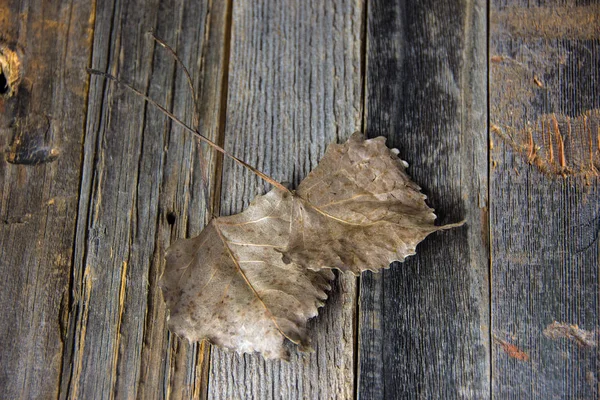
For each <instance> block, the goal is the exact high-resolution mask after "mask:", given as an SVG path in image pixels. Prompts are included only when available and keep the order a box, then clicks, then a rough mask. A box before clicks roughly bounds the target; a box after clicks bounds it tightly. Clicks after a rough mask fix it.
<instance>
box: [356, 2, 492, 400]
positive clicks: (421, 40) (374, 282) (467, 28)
mask: <svg viewBox="0 0 600 400" xmlns="http://www.w3.org/2000/svg"><path fill="white" fill-rule="evenodd" d="M485 32H486V3H485V2H484V1H473V2H461V1H435V2H433V1H428V2H421V1H410V2H401V1H382V0H375V1H371V2H369V18H368V36H367V43H368V45H367V48H368V53H367V111H366V113H367V124H366V125H367V129H366V130H367V133H368V136H370V137H374V136H380V135H383V136H386V137H388V138H389V142H388V144H389V145H390V146H393V147H397V148H398V149H399V150H400V156H401V158H403V159H404V160H406V161H408V163H409V164H410V166H411V167H410V168H409V174H411V175H412V177H413V179H414V180H415V181H416V182H417V183H418V184H419V185H421V186H422V188H423V192H424V193H425V194H426V195H427V196H428V203H429V205H430V206H432V207H434V208H435V209H436V211H437V215H438V221H439V223H449V222H455V221H459V220H461V219H463V218H464V219H465V220H466V225H465V226H464V227H462V228H458V229H454V230H451V231H447V232H440V233H437V234H434V235H432V236H431V237H429V238H427V239H426V240H425V241H424V242H423V243H422V244H420V245H419V246H418V248H417V255H416V256H414V257H411V258H409V259H408V260H407V261H406V262H405V263H403V264H394V265H393V266H392V268H391V269H389V270H386V271H384V272H383V273H382V274H371V273H367V274H365V275H364V276H363V278H362V279H361V289H360V315H359V318H360V342H359V343H360V372H359V374H360V375H359V390H358V394H359V396H360V398H365V399H382V398H407V399H409V398H443V399H451V398H469V399H470V398H485V397H488V396H489V391H490V376H489V372H490V342H489V334H490V332H489V281H488V276H489V274H488V266H489V264H488V239H487V238H488V226H487V214H488V209H487V206H488V194H487V190H488V189H487V165H488V160H487V143H488V139H487V129H486V125H487V121H486V116H487V115H486V112H487V91H486V72H487V68H486V64H487V60H486V46H487V43H486V35H485Z"/></svg>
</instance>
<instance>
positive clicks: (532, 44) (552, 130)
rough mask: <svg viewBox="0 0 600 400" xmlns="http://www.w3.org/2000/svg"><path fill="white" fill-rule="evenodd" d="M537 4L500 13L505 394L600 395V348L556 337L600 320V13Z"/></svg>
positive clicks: (495, 72) (498, 270)
mask: <svg viewBox="0 0 600 400" xmlns="http://www.w3.org/2000/svg"><path fill="white" fill-rule="evenodd" d="M528 3H529V2H527V1H493V2H492V5H491V9H490V21H491V30H490V60H491V63H490V66H491V68H490V125H491V127H492V135H493V136H492V138H493V140H494V150H493V151H492V152H491V161H492V165H493V168H492V170H491V180H490V198H491V199H493V200H492V201H491V227H492V229H493V231H492V232H493V234H492V238H493V241H492V260H493V265H492V288H493V290H492V331H493V337H494V342H495V343H494V345H493V394H494V397H497V398H503V399H512V398H515V399H517V398H518V399H533V398H536V399H538V398H545V399H564V398H569V399H575V398H577V399H583V398H586V399H591V398H598V396H600V393H599V392H598V380H599V379H600V377H599V376H598V371H600V368H599V367H600V364H599V363H600V357H599V352H598V347H597V345H585V344H581V343H579V342H578V340H577V339H576V338H574V337H573V336H572V335H571V336H570V335H568V334H565V333H564V332H562V333H561V332H560V331H558V332H557V331H555V332H552V331H551V329H550V330H548V329H549V328H552V326H551V325H552V324H553V322H554V321H557V322H560V323H563V324H567V325H578V329H580V330H582V331H578V332H579V334H583V333H584V331H585V332H589V333H592V335H594V333H596V336H595V339H594V340H597V332H598V331H597V330H598V325H599V322H600V319H599V318H600V315H599V309H598V304H599V300H600V290H599V289H600V288H599V283H598V282H599V274H598V272H599V271H598V267H599V265H600V264H599V261H600V260H599V257H600V243H599V242H598V231H599V225H598V221H599V217H600V209H599V204H600V192H599V179H598V177H597V174H596V173H594V171H593V169H594V168H595V169H596V170H597V169H598V168H599V167H600V162H599V161H600V154H598V150H599V149H598V139H599V138H598V136H597V134H598V124H599V122H600V121H599V118H598V113H597V112H595V111H594V110H597V109H598V108H600V90H599V83H600V68H599V66H600V33H599V31H598V26H600V5H599V4H598V3H597V2H592V3H593V4H591V5H590V4H589V3H588V2H585V3H588V5H581V6H578V5H577V3H576V2H566V3H565V2H558V1H547V2H543V4H540V5H539V6H532V5H529V4H528ZM584 116H585V118H584ZM584 120H585V123H584ZM555 122H556V125H555ZM582 160H583V161H582ZM561 175H562V176H561ZM592 343H593V342H592Z"/></svg>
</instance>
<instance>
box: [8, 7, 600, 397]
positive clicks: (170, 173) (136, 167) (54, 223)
mask: <svg viewBox="0 0 600 400" xmlns="http://www.w3.org/2000/svg"><path fill="white" fill-rule="evenodd" d="M148 32H154V33H155V34H156V35H157V36H158V37H160V38H162V39H163V40H164V41H165V42H167V43H169V44H170V45H171V46H172V47H173V48H174V49H175V51H176V52H177V54H178V55H179V56H180V57H181V59H182V61H183V63H184V64H185V65H187V66H188V67H189V69H190V71H191V74H192V76H193V87H194V91H195V93H196V98H193V96H192V94H191V91H190V89H189V86H188V83H187V81H186V78H185V75H184V74H183V72H182V70H181V68H179V66H178V65H177V64H176V63H175V61H174V60H173V58H172V57H171V55H170V54H169V53H168V52H167V51H166V50H165V49H164V48H162V47H161V46H160V45H158V44H157V43H156V42H155V41H153V39H152V38H151V36H150V35H149V34H148ZM0 36H1V37H2V38H3V41H4V43H8V44H9V45H10V46H16V47H17V48H19V49H20V50H19V52H20V53H21V58H22V63H23V69H24V76H23V80H22V82H21V84H20V86H19V88H18V93H17V94H16V95H14V96H12V97H10V98H2V99H0V109H1V111H2V113H1V115H0V150H1V153H2V157H0V188H1V190H2V196H1V198H0V249H1V257H0V266H1V268H2V272H3V274H4V278H3V279H2V280H1V281H0V321H1V323H0V365H1V368H0V388H1V391H2V394H1V397H2V398H6V399H17V398H31V399H55V398H59V399H67V398H68V399H108V398H139V399H155V398H173V399H180V398H211V399H212V398H223V399H250V398H257V399H258V398H264V399H270V398H284V399H292V398H306V399H351V398H354V397H359V398H365V399H383V398H386V399H392V398H406V399H413V398H444V399H452V398H463V399H471V398H473V399H483V398H491V397H492V396H493V397H494V398H498V399H509V398H518V399H530V398H531V399H534V398H536V399H537V398H544V399H550V398H556V399H563V398H574V399H575V398H576V399H591V398H598V397H599V396H600V368H599V367H600V352H599V350H598V338H599V336H600V330H599V329H600V309H599V307H600V290H599V289H600V288H599V285H600V275H599V259H600V242H599V240H598V237H599V235H600V201H599V200H600V179H599V178H598V170H600V143H599V142H600V127H599V126H600V4H599V3H598V2H590V1H539V2H536V4H531V3H530V2H529V1H525V0H491V1H489V2H486V1H483V0H443V1H433V0H429V1H418V0H407V1H399V0H396V1H391V0H330V1H323V2H303V1H299V0H289V1H278V2H277V1H271V0H260V1H258V0H257V1H248V0H246V1H243V0H239V1H238V0H228V1H212V0H197V1H186V0H132V1H126V2H123V1H114V2H99V3H95V2H86V1H79V2H72V1H65V0H55V1H52V2H49V1H43V0H31V1H19V0H0ZM13 48H14V47H13ZM86 68H95V69H99V70H103V71H104V70H105V71H108V72H110V73H112V74H114V75H118V76H119V77H120V78H121V79H123V80H124V81H126V82H129V83H131V84H132V85H133V86H135V87H136V88H138V89H140V90H141V91H142V92H144V93H146V94H148V95H149V96H150V97H152V98H153V99H155V100H156V101H158V102H159V103H161V104H164V105H165V106H166V107H167V108H168V109H169V110H171V111H172V112H173V113H174V114H176V115H178V116H181V117H182V118H183V119H185V120H186V121H187V122H188V123H190V124H193V125H195V126H197V127H198V129H199V130H200V132H201V133H202V134H203V135H205V136H207V137H209V138H211V139H213V140H215V141H217V142H219V143H221V144H223V145H224V146H225V147H226V148H227V149H228V150H229V151H230V152H232V153H233V154H235V155H236V156H238V157H241V158H243V159H245V160H246V161H248V162H249V163H251V164H252V165H254V166H256V167H258V168H259V169H261V170H263V171H264V172H266V173H268V174H270V175H271V176H273V177H275V178H276V179H278V180H280V181H287V182H292V183H293V184H298V182H299V181H300V180H302V178H303V177H305V176H306V175H307V173H308V172H309V171H310V170H311V168H313V167H314V166H315V165H316V164H317V163H318V161H319V159H320V157H321V156H322V155H323V152H324V150H325V148H326V145H327V144H328V143H330V142H333V141H342V140H345V139H346V138H347V137H348V136H349V135H350V134H351V133H352V132H353V131H355V130H363V131H365V132H366V134H367V135H368V136H369V137H374V136H379V135H383V136H386V137H388V143H389V145H390V146H393V147H397V148H399V149H400V155H401V156H402V158H403V159H405V160H407V161H408V163H409V164H410V165H411V167H410V169H409V171H410V173H411V175H412V176H413V178H414V180H415V181H416V182H417V183H418V184H420V185H421V186H422V187H423V191H424V192H425V193H426V194H427V195H428V196H429V200H428V201H429V204H430V205H431V206H433V207H434V208H435V209H436V210H437V213H438V215H439V221H440V223H447V222H454V221H457V220H460V219H465V220H466V221H467V224H466V226H464V227H462V228H459V229H454V230H452V231H447V232H441V233H437V234H434V235H432V236H431V237H429V238H427V239H426V240H425V242H423V243H422V244H421V245H419V247H418V249H417V250H418V255H417V256H414V257H412V258H410V259H409V260H408V261H407V262H405V263H403V264H399V265H394V266H393V267H392V268H391V269H389V270H386V271H384V272H383V273H381V274H371V273H366V274H364V275H363V276H362V277H360V278H354V277H352V276H343V275H342V274H340V276H339V279H338V280H337V283H336V286H335V288H334V290H333V292H332V294H331V298H330V300H329V301H328V304H327V307H326V308H324V309H323V310H322V312H321V313H320V315H319V317H318V318H316V319H315V320H314V321H313V322H312V327H313V342H314V344H315V346H314V347H315V349H316V351H315V352H314V353H312V354H302V353H299V352H297V351H296V350H295V349H293V348H292V360H291V362H289V363H286V362H277V361H270V362H267V361H264V360H263V359H262V358H260V357H258V356H255V355H244V356H239V355H235V354H232V353H230V352H226V351H223V350H220V349H217V348H211V347H210V346H209V345H207V344H205V343H201V344H189V343H187V342H186V341H185V340H179V339H177V338H174V337H173V336H172V335H171V334H170V333H169V332H168V330H167V329H166V323H165V322H166V310H165V305H164V303H163V300H162V295H161V293H160V290H159V288H158V287H157V279H158V276H159V275H160V273H161V271H162V269H163V267H164V260H163V256H164V253H165V249H166V248H167V247H168V246H169V244H170V243H171V241H173V240H175V239H177V238H179V237H189V236H192V235H195V234H197V233H198V232H199V231H200V230H201V229H202V227H203V226H204V224H205V223H206V222H207V220H208V219H209V218H210V216H211V215H214V214H218V213H221V214H232V213H237V212H239V211H241V210H242V209H243V208H244V207H245V206H247V205H248V203H249V201H250V200H251V199H252V198H253V197H254V196H255V195H256V194H258V193H261V192H264V191H265V190H267V186H266V185H265V184H264V182H262V181H261V180H260V179H258V178H256V177H255V176H252V175H251V174H249V173H247V172H246V171H244V170H242V169H241V168H239V167H237V166H234V165H233V164H232V163H230V162H229V161H228V160H223V159H222V157H219V156H217V155H216V154H214V153H213V152H212V151H211V150H210V149H207V148H206V147H205V146H204V145H201V144H199V143H198V141H197V140H196V139H194V137H192V136H191V135H189V134H188V133H185V132H183V131H182V130H181V129H180V128H178V127H177V126H175V125H173V124H172V123H171V122H170V121H169V119H168V118H166V117H165V116H164V115H162V114H161V113H160V112H159V111H158V110H156V109H155V108H154V107H152V106H150V105H148V104H146V103H145V102H144V101H143V100H141V99H140V98H138V97H136V96H135V95H132V94H131V92H129V91H127V89H125V88H123V87H119V86H117V85H115V84H114V83H111V82H107V81H106V80H104V79H102V78H98V77H90V75H89V74H88V73H87V72H86ZM0 78H1V76H0ZM0 81H1V79H0ZM0 91H5V89H4V88H1V87H0ZM195 105H197V113H196V111H195V109H196V106H195Z"/></svg>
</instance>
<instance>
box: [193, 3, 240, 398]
mask: <svg viewBox="0 0 600 400" xmlns="http://www.w3.org/2000/svg"><path fill="white" fill-rule="evenodd" d="M232 25H233V0H227V5H226V6H225V32H224V35H223V36H224V37H223V59H222V62H221V71H222V75H221V98H220V104H219V126H218V131H217V137H216V143H217V144H218V145H219V146H221V147H222V148H225V147H224V145H225V128H226V125H227V99H228V94H229V63H230V60H231V35H232ZM223 158H224V155H223V154H221V153H219V152H217V153H216V157H215V169H214V171H215V176H214V185H213V191H212V198H211V199H210V210H209V211H210V213H209V218H210V219H212V218H213V217H217V216H218V215H219V214H220V209H221V186H222V183H223ZM197 351H198V352H204V351H205V352H206V353H207V354H206V361H204V363H205V365H206V373H203V374H202V378H204V379H206V382H204V384H203V382H200V387H202V388H204V393H202V394H201V398H203V399H207V398H208V394H209V392H210V368H211V359H212V351H211V346H210V344H209V343H208V342H206V341H202V342H200V343H199V346H198V350H197ZM197 356H198V354H197ZM202 358H204V357H202Z"/></svg>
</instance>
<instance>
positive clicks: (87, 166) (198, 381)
mask: <svg viewBox="0 0 600 400" xmlns="http://www.w3.org/2000/svg"><path fill="white" fill-rule="evenodd" d="M225 22H226V5H224V4H222V3H220V2H214V4H211V5H209V4H208V3H207V2H199V3H197V2H182V1H164V2H158V1H155V2H147V1H139V2H136V1H132V2H124V3H122V2H116V3H114V4H104V5H103V6H102V7H101V8H98V9H97V13H96V22H95V31H94V43H93V50H94V51H93V55H92V59H91V62H90V64H91V66H92V67H93V68H96V69H100V70H107V71H109V72H110V73H112V74H114V75H118V76H119V77H120V78H121V79H123V80H124V81H126V82H129V83H131V84H132V85H133V86H135V87H136V88H139V89H140V90H141V91H143V92H145V93H147V94H148V95H149V96H150V97H151V98H153V99H155V100H156V101H158V102H159V103H160V104H164V105H166V107H167V108H168V109H170V110H172V111H173V113H174V114H176V115H180V116H182V117H183V118H184V119H187V121H189V123H190V124H191V123H192V121H193V118H192V116H193V115H194V113H195V110H194V107H193V103H194V99H193V98H192V94H191V93H190V89H189V87H188V84H187V81H186V79H185V76H184V74H183V72H182V70H181V69H180V68H179V67H178V66H177V65H176V64H175V62H174V60H173V58H172V57H171V56H170V55H169V54H168V53H167V52H166V51H165V50H164V49H162V48H161V47H160V46H158V45H157V44H156V43H155V42H154V41H153V40H152V38H151V37H150V36H149V35H148V32H150V31H154V32H155V33H156V34H157V35H158V36H160V37H161V38H163V39H164V40H165V41H166V42H167V43H171V44H172V45H173V46H174V48H175V50H176V52H177V53H178V54H179V55H180V57H181V59H182V61H183V62H184V64H186V65H188V66H190V68H193V71H194V76H195V79H194V84H193V86H194V87H195V90H196V91H197V92H198V94H199V95H198V99H195V100H196V101H198V103H199V104H200V105H201V109H200V118H201V121H200V130H201V131H202V133H203V134H204V135H206V136H208V137H211V138H213V139H215V140H216V139H217V137H218V135H219V130H220V127H219V123H220V107H221V100H220V99H221V93H220V92H221V85H220V82H221V79H222V76H223V73H224V72H223V64H224V62H225V56H224V48H225V47H224V45H223V44H224V42H225V39H226V38H225V34H226V31H225V27H226V23H225ZM88 104H89V106H88V112H87V125H86V130H85V146H84V152H83V169H82V172H83V178H82V183H81V194H80V204H79V218H78V226H77V238H76V241H75V253H74V257H73V274H72V283H71V287H72V293H71V295H72V299H71V304H70V308H69V330H68V336H67V338H66V344H67V346H66V351H65V353H64V356H63V385H62V387H61V393H60V394H61V397H63V398H86V399H87V398H90V399H91V398H111V397H113V396H115V397H120V398H136V397H137V398H144V399H148V398H163V397H169V398H192V397H195V396H197V395H198V393H200V392H202V391H204V390H205V376H206V372H207V370H206V364H205V362H203V360H205V358H206V357H205V356H206V353H205V350H204V349H203V348H199V346H198V345H196V344H194V345H190V344H189V343H188V342H187V341H186V340H179V339H176V338H175V337H173V336H172V335H170V334H169V333H168V331H167V330H166V323H165V321H166V310H165V306H164V303H163V300H162V296H161V294H160V290H159V289H158V287H157V280H158V276H159V275H160V272H161V270H162V268H163V256H164V251H165V248H166V247H167V246H168V245H169V242H170V241H171V239H173V238H176V237H180V236H187V235H193V234H196V233H198V232H199V231H200V229H201V228H202V226H203V225H204V222H205V218H206V210H207V206H209V205H210V197H211V188H212V187H213V186H214V179H213V177H214V175H215V174H214V170H215V166H216V162H215V157H214V156H210V157H206V155H205V157H204V163H205V164H206V165H205V166H202V165H201V163H200V157H199V153H200V152H204V151H203V150H202V149H201V148H200V147H199V146H198V144H197V142H196V140H195V139H194V138H192V137H190V135H189V134H185V133H184V132H183V131H182V130H181V129H179V128H172V127H171V122H170V121H169V120H168V119H167V118H165V116H163V115H161V113H160V112H158V110H156V109H154V108H153V107H151V106H148V105H146V104H145V103H144V101H143V100H141V99H139V98H137V97H136V96H134V95H132V94H131V92H129V91H127V90H126V89H125V88H123V87H118V86H115V85H114V84H112V83H109V82H106V81H105V80H103V79H98V78H93V79H92V81H91V87H90V92H89V96H88ZM204 153H206V152H204ZM208 154H212V152H210V153H208ZM202 168H206V170H205V171H202ZM203 173H204V174H206V175H207V176H208V179H206V180H205V181H203V178H202V174H203Z"/></svg>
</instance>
